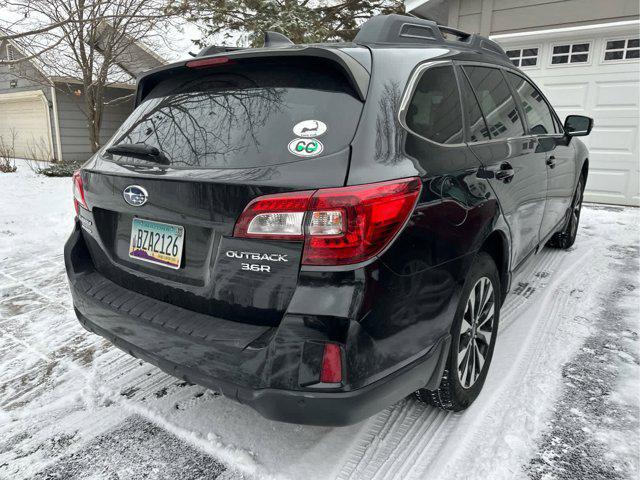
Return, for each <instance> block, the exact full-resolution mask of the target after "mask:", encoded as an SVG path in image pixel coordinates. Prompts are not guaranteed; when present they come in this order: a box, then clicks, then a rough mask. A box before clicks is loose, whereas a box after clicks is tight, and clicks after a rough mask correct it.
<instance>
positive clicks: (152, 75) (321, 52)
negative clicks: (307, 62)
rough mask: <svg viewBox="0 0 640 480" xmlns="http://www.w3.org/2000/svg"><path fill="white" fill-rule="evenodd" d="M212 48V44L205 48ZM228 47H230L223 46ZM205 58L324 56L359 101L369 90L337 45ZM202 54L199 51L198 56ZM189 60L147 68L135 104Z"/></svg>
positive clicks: (357, 66) (364, 77) (236, 52)
mask: <svg viewBox="0 0 640 480" xmlns="http://www.w3.org/2000/svg"><path fill="white" fill-rule="evenodd" d="M207 48H211V47H207ZM225 48H229V47H225ZM205 57H206V58H216V57H228V58H229V59H234V60H242V59H262V58H277V57H286V58H295V57H300V58H309V57H316V58H323V59H325V60H327V61H331V62H333V63H335V64H336V65H337V66H338V67H339V68H340V69H341V70H342V71H343V72H344V73H345V76H346V77H347V80H348V81H349V84H350V85H351V87H352V88H353V89H354V90H355V92H356V93H357V95H358V97H359V98H360V100H361V101H364V100H365V99H366V96H367V90H368V89H369V79H370V74H369V72H368V71H367V70H366V69H365V68H364V67H363V66H362V65H361V64H360V63H359V62H358V61H356V60H355V59H354V58H353V57H352V56H350V55H347V54H346V53H344V52H342V51H341V50H339V49H336V48H324V47H316V46H313V47H307V46H304V45H295V46H294V45H291V46H290V47H287V48H283V47H282V46H278V47H275V48H256V49H254V48H246V49H234V50H225V52H223V53H217V54H215V55H206V56H205ZM201 58H202V56H201V55H200V54H198V59H201ZM190 61H191V60H184V61H180V62H176V63H172V64H170V65H165V66H162V67H159V68H154V69H153V70H149V71H147V72H145V73H143V74H142V75H140V76H139V77H138V84H137V91H136V106H138V105H139V104H140V102H142V100H144V99H145V98H146V97H147V95H149V92H151V90H152V89H153V88H154V87H155V86H156V85H157V84H158V83H160V82H161V81H164V80H166V79H168V78H170V77H171V75H173V74H175V73H177V72H184V71H188V70H191V69H189V68H188V67H187V63H188V62H190Z"/></svg>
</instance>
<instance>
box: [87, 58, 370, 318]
mask: <svg viewBox="0 0 640 480" xmlns="http://www.w3.org/2000/svg"><path fill="white" fill-rule="evenodd" d="M361 109H362V102H361V100H360V99H359V97H358V95H357V94H356V93H355V92H354V91H353V89H352V88H351V87H350V84H349V83H348V81H347V79H346V78H345V76H344V75H343V73H342V72H341V70H340V69H339V68H338V67H337V66H335V65H333V64H332V63H331V62H328V61H325V60H322V59H314V58H305V59H304V61H299V60H296V59H289V60H287V59H278V60H277V61H274V60H264V59H261V60H255V59H244V60H237V61H227V62H225V63H224V64H221V65H219V66H218V65H217V64H216V66H214V67H212V68H198V69H188V68H179V69H177V70H176V72H175V73H174V74H172V75H170V76H168V78H166V79H165V80H163V81H162V82H160V83H159V84H157V85H156V86H155V87H154V89H153V90H152V91H151V92H150V93H149V94H148V95H146V97H145V99H144V101H142V103H141V104H140V105H139V106H138V107H137V108H136V110H135V111H134V112H133V114H132V115H131V116H130V117H129V118H128V119H127V121H126V122H125V123H124V124H123V125H122V126H121V128H120V129H119V130H118V132H117V133H116V134H115V135H114V137H113V139H112V140H111V141H110V142H109V143H108V144H107V145H106V146H105V148H103V149H102V150H101V151H100V152H99V154H98V155H97V156H96V157H95V158H94V159H93V160H92V161H91V162H90V163H89V164H88V165H86V166H85V168H84V174H83V175H84V188H85V195H86V200H87V203H88V205H89V207H90V209H91V215H92V218H91V219H89V221H88V223H87V224H86V225H85V227H86V228H85V235H86V236H87V237H88V241H87V243H88V245H89V248H90V251H91V254H92V257H93V260H94V263H95V264H96V266H97V268H98V270H99V271H100V272H101V273H102V274H103V275H105V276H107V277H108V278H110V279H111V280H113V281H115V282H116V283H118V284H120V285H123V286H125V287H127V288H129V289H132V290H135V291H138V292H139V293H142V294H144V295H148V296H151V297H154V298H157V299H160V300H163V301H168V302H171V303H173V304H175V305H179V306H182V307H185V308H188V309H191V310H195V311H200V312H202V313H206V314H210V315H213V316H217V317H221V318H226V319H231V320H236V321H246V322H251V323H261V324H268V325H276V324H277V323H278V322H279V320H280V318H281V316H282V314H283V313H284V311H285V310H286V308H287V305H288V302H289V300H290V298H291V295H292V293H293V290H294V289H295V286H296V283H297V276H298V271H299V263H300V254H301V251H302V242H295V241H284V240H278V239H273V240H268V241H266V240H256V239H250V238H244V239H241V238H235V237H234V236H233V231H234V225H235V223H236V220H237V219H238V217H239V216H240V214H241V213H242V211H243V210H244V209H245V207H246V206H247V205H248V204H249V203H250V202H251V200H252V199H254V198H256V197H258V196H262V195H268V194H273V193H281V192H285V191H292V190H314V189H316V188H319V187H336V186H343V185H344V182H345V178H346V174H347V170H348V166H349V149H350V143H351V140H352V138H353V135H354V133H355V131H356V128H357V124H358V120H359V115H360V112H361ZM113 145H137V146H144V147H145V148H147V147H148V148H156V149H157V150H158V151H159V152H160V154H161V155H162V156H163V157H164V158H166V164H159V163H156V162H152V161H150V160H149V159H145V158H140V157H131V156H127V155H117V154H109V153H108V152H107V150H108V149H109V147H111V146H113ZM141 191H142V192H144V194H145V195H144V196H145V197H146V201H145V202H139V201H138V200H139V198H138V197H137V196H136V195H139V193H140V192H141ZM132 200H133V201H132ZM83 225H84V224H83ZM176 235H178V236H180V237H181V238H180V240H181V244H182V245H181V250H180V248H178V247H179V245H178V246H176V243H175V236H176ZM151 240H153V243H152V247H153V248H152V249H150V248H149V247H150V245H151V243H150V242H151ZM172 254H177V255H172ZM150 257H151V258H150Z"/></svg>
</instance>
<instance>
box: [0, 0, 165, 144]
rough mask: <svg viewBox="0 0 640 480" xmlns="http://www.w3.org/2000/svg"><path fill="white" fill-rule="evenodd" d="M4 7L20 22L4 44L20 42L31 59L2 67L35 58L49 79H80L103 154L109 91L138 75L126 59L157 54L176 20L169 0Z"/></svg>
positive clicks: (26, 1) (27, 0) (0, 36)
mask: <svg viewBox="0 0 640 480" xmlns="http://www.w3.org/2000/svg"><path fill="white" fill-rule="evenodd" d="M3 4H4V7H5V9H8V10H9V11H12V12H14V13H15V14H16V16H17V17H19V20H17V21H14V22H12V23H9V22H5V23H4V25H1V26H2V27H3V28H2V30H0V42H2V41H3V40H11V41H13V42H19V44H20V47H21V50H23V51H24V52H25V54H26V57H24V58H22V59H14V60H11V59H7V60H4V61H0V65H2V64H3V63H4V64H12V63H19V62H24V61H25V60H26V59H34V60H36V61H37V62H38V63H39V64H40V65H41V66H43V67H44V70H45V71H46V72H47V76H56V77H62V78H70V79H79V80H80V82H81V85H82V91H81V93H82V94H83V98H84V102H83V108H82V111H83V114H84V115H85V116H86V119H87V125H88V137H89V142H90V146H91V149H92V151H93V152H95V151H97V150H98V149H99V148H100V144H101V142H100V127H101V125H102V120H103V114H104V109H105V105H106V103H107V102H106V101H105V93H106V90H107V87H109V86H111V85H114V84H117V83H121V82H127V81H130V80H131V77H132V76H135V73H136V72H135V71H133V72H132V71H130V68H129V65H130V63H129V64H125V63H123V62H122V59H123V58H125V59H126V58H128V59H129V60H132V59H133V57H134V55H133V53H132V52H133V50H134V49H138V51H140V49H141V50H143V51H144V52H146V54H148V55H151V56H153V55H154V53H153V52H152V48H153V45H154V44H157V43H158V42H161V41H162V37H161V33H162V32H163V30H165V27H166V26H168V24H169V23H170V22H172V20H173V19H174V17H172V15H171V14H167V13H165V2H164V0H4V1H2V0H0V6H3ZM144 43H146V44H147V45H150V46H151V48H145V47H144V46H142V44H144Z"/></svg>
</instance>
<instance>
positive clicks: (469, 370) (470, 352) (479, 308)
mask: <svg viewBox="0 0 640 480" xmlns="http://www.w3.org/2000/svg"><path fill="white" fill-rule="evenodd" d="M495 308H496V302H495V294H494V291H493V285H492V284H491V280H489V279H488V278H487V277H482V278H480V279H479V280H478V281H477V282H476V284H475V285H474V286H473V288H472V289H471V292H469V298H468V299H467V303H466V305H465V311H464V315H463V316H462V323H461V325H460V338H459V344H458V379H459V380H460V384H461V385H462V387H463V388H471V387H472V386H473V385H474V384H475V383H476V381H477V380H478V377H480V373H482V368H483V367H484V364H485V360H486V358H487V355H488V353H489V348H490V345H491V338H492V336H493V335H494V334H495V332H494V331H493V329H494V323H495V322H494V318H495Z"/></svg>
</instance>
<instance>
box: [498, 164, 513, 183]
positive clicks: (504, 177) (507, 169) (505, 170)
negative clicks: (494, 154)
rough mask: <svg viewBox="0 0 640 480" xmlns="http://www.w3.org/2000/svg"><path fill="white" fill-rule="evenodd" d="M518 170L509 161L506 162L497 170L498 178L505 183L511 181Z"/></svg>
mask: <svg viewBox="0 0 640 480" xmlns="http://www.w3.org/2000/svg"><path fill="white" fill-rule="evenodd" d="M515 174H516V172H515V171H514V170H513V167H512V166H511V164H510V163H509V162H504V163H502V164H501V165H500V168H499V169H498V171H497V172H496V180H500V181H501V182H503V183H509V182H510V181H511V180H513V176H514V175H515Z"/></svg>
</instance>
